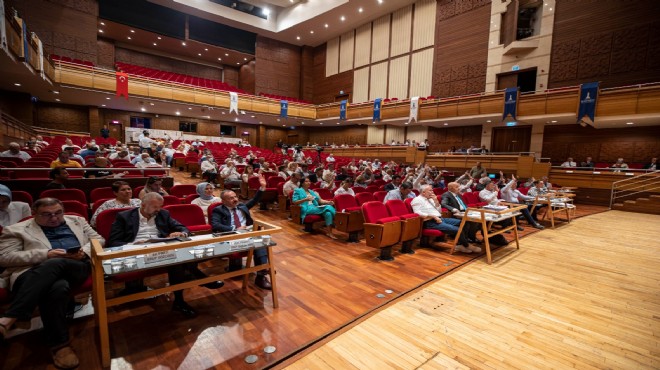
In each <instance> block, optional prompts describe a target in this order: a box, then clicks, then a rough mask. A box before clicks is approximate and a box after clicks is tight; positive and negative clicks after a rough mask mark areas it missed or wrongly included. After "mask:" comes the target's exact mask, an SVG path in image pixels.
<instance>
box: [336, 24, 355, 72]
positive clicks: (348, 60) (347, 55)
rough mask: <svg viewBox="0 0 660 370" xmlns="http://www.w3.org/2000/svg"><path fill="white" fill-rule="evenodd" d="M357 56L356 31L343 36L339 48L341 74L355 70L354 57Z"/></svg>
mask: <svg viewBox="0 0 660 370" xmlns="http://www.w3.org/2000/svg"><path fill="white" fill-rule="evenodd" d="M354 55H355V31H354V30H351V31H349V32H346V33H345V34H343V35H341V47H340V48H339V72H340V73H341V72H346V71H349V70H351V69H353V56H354Z"/></svg>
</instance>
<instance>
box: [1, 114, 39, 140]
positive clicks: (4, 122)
mask: <svg viewBox="0 0 660 370" xmlns="http://www.w3.org/2000/svg"><path fill="white" fill-rule="evenodd" d="M33 135H35V131H34V130H33V129H32V127H30V126H28V125H26V124H24V123H23V122H21V121H19V120H17V119H16V118H14V117H12V116H10V115H9V114H7V113H5V112H2V111H0V137H1V138H2V139H1V140H0V142H2V145H3V146H7V144H9V143H10V142H12V141H17V142H19V144H21V145H22V144H23V142H24V141H26V140H27V139H29V138H30V136H33Z"/></svg>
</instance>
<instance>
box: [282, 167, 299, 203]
mask: <svg viewBox="0 0 660 370" xmlns="http://www.w3.org/2000/svg"><path fill="white" fill-rule="evenodd" d="M300 179H301V173H300V172H294V173H293V174H292V175H291V178H290V179H289V181H287V182H285V183H284V185H283V186H282V193H284V196H285V197H287V198H288V197H289V195H291V193H293V192H294V191H295V190H296V189H298V185H299V183H300Z"/></svg>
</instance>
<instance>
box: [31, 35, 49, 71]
mask: <svg viewBox="0 0 660 370" xmlns="http://www.w3.org/2000/svg"><path fill="white" fill-rule="evenodd" d="M32 38H34V39H36V40H37V45H38V46H39V74H40V75H41V78H43V79H44V80H45V79H46V73H45V72H44V44H43V43H42V42H41V39H40V38H39V37H38V36H37V35H36V34H34V32H33V33H32Z"/></svg>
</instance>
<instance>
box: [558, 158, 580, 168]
mask: <svg viewBox="0 0 660 370" xmlns="http://www.w3.org/2000/svg"><path fill="white" fill-rule="evenodd" d="M561 166H562V167H577V163H575V161H574V160H573V158H571V157H568V159H567V160H566V162H564V163H562V164H561Z"/></svg>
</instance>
